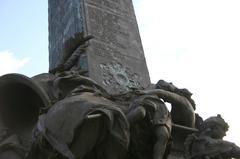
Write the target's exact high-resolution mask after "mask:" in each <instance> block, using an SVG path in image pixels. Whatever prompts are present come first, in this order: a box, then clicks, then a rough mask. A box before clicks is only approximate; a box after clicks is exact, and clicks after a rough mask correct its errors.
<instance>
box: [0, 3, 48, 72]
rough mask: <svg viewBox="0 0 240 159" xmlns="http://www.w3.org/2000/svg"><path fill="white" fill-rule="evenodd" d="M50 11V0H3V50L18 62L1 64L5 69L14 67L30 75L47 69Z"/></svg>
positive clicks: (0, 38)
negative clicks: (48, 17)
mask: <svg viewBox="0 0 240 159" xmlns="http://www.w3.org/2000/svg"><path fill="white" fill-rule="evenodd" d="M47 14H48V9H47V0H40V1H32V0H21V1H19V0H1V2H0V21H1V25H0V26H1V29H0V52H5V54H6V52H10V53H12V60H13V62H14V61H15V62H17V63H18V64H16V67H15V68H12V66H9V65H7V66H2V65H1V67H4V68H2V69H3V71H4V70H6V71H8V70H9V69H10V70H9V71H11V69H13V71H19V72H21V73H24V74H27V75H30V76H32V75H35V74H37V73H40V72H43V71H47V69H48V32H47V29H48V28H47V27H48V22H47ZM2 56H3V55H2ZM9 56H10V55H9ZM9 58H11V57H9ZM24 61H25V65H21V63H22V62H23V63H24ZM1 63H3V62H1ZM9 63H11V62H9ZM7 67H10V68H9V69H8V68H7ZM19 67H20V68H19Z"/></svg>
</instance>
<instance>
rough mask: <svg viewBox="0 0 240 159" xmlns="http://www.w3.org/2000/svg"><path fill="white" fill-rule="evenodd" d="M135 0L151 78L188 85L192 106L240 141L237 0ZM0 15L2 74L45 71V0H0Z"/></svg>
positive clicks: (238, 142) (228, 136)
mask: <svg viewBox="0 0 240 159" xmlns="http://www.w3.org/2000/svg"><path fill="white" fill-rule="evenodd" d="M133 2H134V7H135V12H136V16H137V21H138V25H139V30H140V34H141V38H142V43H143V47H144V52H145V57H146V60H147V65H148V69H149V73H150V77H151V80H152V83H156V82H157V81H158V80H159V79H164V80H166V81H169V82H173V84H175V85H176V86H178V87H180V88H188V89H189V90H190V91H191V92H192V93H193V99H194V100H195V102H196V104H197V110H196V112H197V113H199V114H200V115H201V116H202V117H203V118H204V119H206V118H207V117H210V116H213V115H217V114H221V115H222V117H223V118H224V119H225V120H226V121H227V122H228V123H229V125H230V129H229V132H228V133H227V137H226V138H225V139H227V140H229V141H233V142H235V143H237V144H238V145H240V137H239V133H240V128H239V126H238V125H239V124H238V120H240V118H239V119H238V116H239V114H240V109H239V107H240V104H239V102H238V99H240V93H239V90H240V83H239V81H240V76H239V72H240V71H239V68H240V29H239V28H240V20H239V19H240V10H239V8H240V1H239V0H201V1H199V0H181V1H180V0H167V1H166V0H133ZM0 21H1V24H0V75H2V74H5V73H10V72H18V73H22V74H25V75H28V76H33V75H36V74H38V73H42V72H47V70H48V24H47V23H48V22H47V0H40V1H33V0H21V1H19V0H1V1H0Z"/></svg>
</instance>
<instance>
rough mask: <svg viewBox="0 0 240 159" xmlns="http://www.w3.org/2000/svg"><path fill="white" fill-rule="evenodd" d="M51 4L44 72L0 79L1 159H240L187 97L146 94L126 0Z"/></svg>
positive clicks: (155, 89) (164, 89)
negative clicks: (48, 46)
mask: <svg viewBox="0 0 240 159" xmlns="http://www.w3.org/2000/svg"><path fill="white" fill-rule="evenodd" d="M49 5H50V8H49V16H50V22H51V25H50V28H49V30H50V37H49V39H50V63H51V64H50V71H49V73H43V74H39V75H36V76H34V77H32V78H29V77H26V76H24V75H21V74H7V75H4V76H1V77H0V159H167V158H168V159H178V158H181V159H184V158H186V159H218V158H219V159H229V158H240V148H239V147H238V146H237V145H235V144H234V143H231V142H228V141H225V140H223V139H222V138H223V136H225V135H226V131H227V130H228V127H229V126H228V124H227V123H226V122H225V121H224V119H223V118H222V117H221V116H220V115H218V116H214V117H210V118H208V119H206V120H203V119H202V118H201V116H200V115H198V114H196V113H195V109H196V104H195V102H194V100H193V99H192V97H191V96H192V93H191V92H190V91H189V90H188V89H185V88H183V89H180V88H178V87H176V86H175V85H173V84H172V83H169V82H166V81H164V80H159V82H158V83H157V84H151V86H150V87H148V88H146V87H147V85H148V84H150V80H149V76H148V71H147V67H146V65H145V59H144V55H143V51H142V46H141V42H140V37H139V34H138V29H137V25H136V20H135V16H134V12H133V8H132V3H131V1H130V0H121V1H119V0H101V1H100V0H99V1H98V0H69V1H66V0H62V1H57V0H49ZM53 6H54V7H53ZM76 25H77V26H76ZM54 26H55V27H56V28H54ZM86 60H87V61H86ZM167 103H169V104H170V105H171V110H170V111H169V110H168V108H167V106H166V104H167Z"/></svg>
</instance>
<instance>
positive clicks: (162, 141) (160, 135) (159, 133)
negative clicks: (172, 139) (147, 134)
mask: <svg viewBox="0 0 240 159" xmlns="http://www.w3.org/2000/svg"><path fill="white" fill-rule="evenodd" d="M155 134H156V137H157V142H156V143H155V145H154V149H153V159H162V158H163V156H164V153H165V151H166V147H167V144H168V141H169V136H170V134H169V131H168V129H167V128H166V127H165V126H158V127H157V128H156V130H155Z"/></svg>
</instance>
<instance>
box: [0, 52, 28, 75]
mask: <svg viewBox="0 0 240 159" xmlns="http://www.w3.org/2000/svg"><path fill="white" fill-rule="evenodd" d="M29 61H30V58H28V57H24V58H22V59H18V58H17V57H15V55H14V54H13V53H12V52H10V51H0V75H3V74H6V73H17V72H18V71H19V69H20V68H22V67H23V66H24V65H26V64H27V63H28V62H29Z"/></svg>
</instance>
